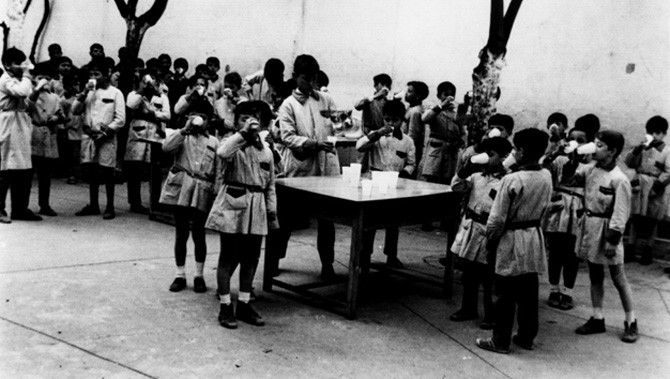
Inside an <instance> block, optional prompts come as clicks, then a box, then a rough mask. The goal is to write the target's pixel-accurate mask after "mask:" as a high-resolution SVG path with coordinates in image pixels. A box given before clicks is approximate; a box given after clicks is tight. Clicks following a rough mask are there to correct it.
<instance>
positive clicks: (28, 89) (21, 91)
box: [5, 76, 33, 98]
mask: <svg viewBox="0 0 670 379" xmlns="http://www.w3.org/2000/svg"><path fill="white" fill-rule="evenodd" d="M5 92H7V93H8V94H9V96H12V97H18V98H26V97H28V96H30V94H31V93H32V92H33V83H32V82H31V81H30V79H29V78H27V77H26V76H24V77H23V78H21V80H20V81H17V80H9V81H7V82H6V84H5Z"/></svg>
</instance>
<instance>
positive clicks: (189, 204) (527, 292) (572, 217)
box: [0, 45, 670, 352]
mask: <svg viewBox="0 0 670 379" xmlns="http://www.w3.org/2000/svg"><path fill="white" fill-rule="evenodd" d="M100 50H101V46H95V45H93V46H91V57H92V60H91V62H89V63H88V64H86V65H85V66H84V67H82V69H81V70H79V72H80V73H81V72H85V78H86V79H87V81H85V80H83V79H82V78H79V79H78V80H69V79H67V78H68V76H67V68H65V69H62V67H61V66H63V65H65V66H68V63H69V65H70V66H71V61H69V60H68V59H63V57H62V56H61V57H56V58H54V61H55V62H56V63H59V64H58V65H55V63H54V65H51V66H49V65H42V66H41V68H40V67H39V66H38V68H36V69H35V71H33V74H34V75H33V77H32V78H31V75H30V72H29V70H28V68H27V66H26V65H25V64H24V61H25V59H26V57H25V55H24V54H23V53H22V52H21V51H19V50H17V49H15V48H10V49H8V50H7V51H6V52H5V53H4V54H3V57H2V63H3V66H4V69H5V72H4V73H3V75H2V77H0V201H2V203H0V221H3V222H7V221H9V220H8V217H7V216H8V215H7V214H6V213H5V211H4V199H5V197H6V196H5V195H6V192H7V188H8V187H11V196H12V212H11V218H12V219H15V220H37V219H39V218H40V217H39V216H37V215H35V214H33V213H32V212H31V211H30V210H29V209H28V194H29V193H30V183H31V178H32V174H31V173H32V171H31V169H32V168H34V169H35V172H36V173H37V177H38V183H39V206H40V212H39V213H40V214H42V215H47V216H54V215H55V214H56V213H55V212H54V211H53V209H51V207H50V205H49V182H50V175H51V172H52V171H53V159H54V158H55V157H57V156H58V155H57V154H58V149H57V146H56V145H57V141H56V138H55V135H56V133H55V130H56V128H58V127H59V125H65V128H66V129H68V130H73V131H75V132H78V133H80V141H81V142H80V143H79V144H76V145H75V146H76V149H79V152H80V156H81V162H82V165H83V167H84V168H85V170H84V171H85V174H86V175H85V177H86V179H87V181H88V183H89V189H90V191H89V200H90V201H89V204H88V205H87V206H86V207H84V208H83V209H82V210H80V211H79V212H77V215H79V216H85V215H96V214H100V208H99V206H98V185H99V184H100V183H104V184H105V186H106V194H107V207H106V208H105V211H104V214H103V218H105V219H111V218H114V216H115V212H114V184H115V182H114V169H115V167H117V155H118V151H119V147H118V146H117V144H118V138H117V135H119V132H120V131H121V130H122V129H123V128H124V126H125V125H126V110H128V112H129V117H128V119H129V120H130V121H129V124H128V134H127V138H126V139H125V140H124V141H125V142H126V147H125V153H124V155H123V158H124V159H123V160H124V162H125V164H124V166H125V167H124V168H125V169H126V172H127V175H128V200H129V204H130V208H131V211H134V212H140V213H144V212H146V209H145V208H144V207H143V206H142V203H141V197H140V179H139V178H140V177H141V172H142V170H143V168H145V167H146V165H147V164H148V159H149V153H150V146H149V145H148V144H147V143H144V142H143V140H144V139H151V138H156V137H163V136H164V137H165V139H164V142H163V150H164V151H165V152H168V153H170V154H173V155H174V164H173V166H172V168H171V169H170V172H169V174H168V177H167V179H166V181H165V183H164V185H163V189H162V192H161V196H160V202H162V203H164V204H168V205H171V206H173V209H174V219H175V247H174V252H175V263H176V266H177V273H176V277H175V279H174V281H173V282H172V284H171V285H170V290H171V291H174V292H177V291H181V290H183V289H185V288H186V287H187V283H186V274H185V262H186V251H187V242H188V239H189V235H191V236H192V238H193V241H194V245H195V261H196V273H195V275H194V280H193V289H194V291H195V292H205V291H206V290H207V287H206V284H205V281H204V276H203V267H204V262H205V259H206V255H207V247H206V242H205V229H211V230H214V231H217V232H219V233H220V236H221V252H220V255H219V264H218V270H217V286H218V290H217V294H218V296H219V299H220V303H221V306H220V311H219V317H218V319H219V322H220V324H221V325H222V326H224V327H227V328H235V327H237V320H241V321H245V322H247V323H249V324H252V325H257V326H260V325H263V324H264V321H263V319H262V317H261V316H260V315H259V314H258V312H257V311H256V310H255V309H254V308H253V307H252V306H251V305H250V300H251V298H252V289H253V288H252V283H253V278H254V275H255V273H256V268H257V265H258V260H259V256H260V248H261V243H262V238H263V236H266V237H267V241H266V249H267V250H268V254H271V256H273V257H275V258H277V259H280V258H282V257H284V256H285V255H286V249H287V244H288V240H289V238H290V235H291V231H292V229H293V228H294V226H295V225H294V224H293V222H294V219H293V218H292V217H291V215H290V213H291V210H287V209H283V208H282V204H281V203H279V204H278V203H277V198H276V194H275V184H274V183H275V178H276V177H277V176H284V177H295V176H335V175H340V165H339V159H338V156H337V151H336V150H335V148H334V145H333V144H332V143H331V142H329V137H332V136H334V133H335V131H334V128H333V123H332V121H331V118H330V115H331V112H332V111H335V110H337V108H336V106H335V104H334V102H333V100H332V98H331V97H330V96H329V95H328V93H327V92H326V91H322V89H323V88H322V87H323V85H324V83H327V76H325V73H323V71H321V69H320V66H319V64H318V62H317V60H316V59H315V58H314V57H312V56H310V55H300V56H298V57H297V58H296V59H295V62H294V65H293V72H292V77H291V79H289V80H288V81H284V65H283V63H282V62H281V61H279V60H277V59H270V60H268V62H267V63H266V65H265V68H264V70H263V71H262V72H257V73H254V74H252V75H249V76H247V77H246V78H242V77H241V76H240V75H239V74H237V73H235V72H228V73H227V74H226V75H225V76H224V77H220V76H219V75H218V71H219V70H220V64H219V61H218V59H216V58H214V57H210V58H209V59H207V64H206V65H199V66H198V67H196V70H195V71H196V74H195V75H194V76H192V77H190V78H186V77H185V72H186V71H187V70H188V63H187V62H186V61H185V60H183V59H181V58H180V59H177V60H176V61H175V62H174V68H175V71H174V72H172V71H171V70H170V65H171V59H170V57H169V56H167V55H166V54H164V55H161V57H159V58H158V59H156V61H155V62H152V63H151V64H149V62H147V69H145V70H137V71H136V72H137V75H136V76H135V83H134V87H133V88H134V89H133V90H132V91H131V92H130V93H128V94H127V96H126V97H124V95H123V94H122V93H121V91H120V90H119V89H118V88H117V87H116V85H115V84H118V83H117V82H118V80H119V77H118V75H115V73H116V72H119V71H120V70H123V68H118V67H117V68H112V67H110V64H109V62H108V60H106V59H104V53H103V55H102V56H100ZM50 54H51V48H50ZM119 55H120V58H121V56H122V53H121V52H120V54H119ZM120 64H124V63H123V59H122V62H121V63H120ZM54 67H57V68H56V69H54ZM54 70H57V71H58V74H56V73H55V72H56V71H54ZM80 75H81V74H80ZM324 81H325V82H324ZM373 87H374V93H373V95H372V96H370V97H366V98H364V99H362V100H361V101H360V102H358V103H357V104H356V105H355V108H356V109H357V110H360V111H362V123H363V130H364V134H365V135H364V136H363V137H361V138H360V140H359V141H358V142H357V144H356V148H357V149H358V150H359V151H360V152H361V153H362V157H363V158H362V159H363V162H362V163H363V164H364V167H365V169H366V170H381V171H389V170H391V171H398V172H399V176H401V177H406V178H416V179H419V180H425V181H430V182H436V183H445V184H451V185H452V187H453V190H454V191H456V192H460V193H462V194H463V196H464V198H465V200H464V211H463V219H462V222H461V224H460V228H459V231H458V234H457V236H456V238H455V241H454V243H453V245H452V246H451V250H452V251H453V252H454V253H455V254H457V255H458V256H460V257H461V258H463V262H464V264H463V266H462V267H463V277H462V279H463V303H462V307H461V309H459V310H458V311H457V312H456V313H454V314H453V315H451V317H450V319H451V320H453V321H464V320H471V319H476V318H478V306H477V305H478V301H477V298H478V293H479V286H480V284H481V285H482V286H483V288H484V291H483V297H484V317H483V319H482V322H481V324H480V326H481V327H482V328H483V329H492V330H493V336H492V338H490V339H478V340H477V345H478V346H479V347H481V348H484V349H488V350H493V351H496V352H508V351H509V348H510V345H511V343H515V344H516V345H518V346H520V347H522V348H526V349H532V347H533V341H534V339H535V337H536V335H537V331H538V320H537V312H538V309H537V307H538V305H537V302H538V285H539V284H538V282H539V274H542V273H544V272H545V271H548V272H549V282H550V285H551V293H550V295H549V300H548V303H549V305H550V306H552V307H556V308H559V309H564V310H567V309H570V308H572V307H573V298H572V296H573V295H572V289H573V288H574V284H575V278H576V275H577V269H578V262H579V260H578V259H579V258H582V259H585V260H586V261H587V262H588V267H589V276H590V280H591V297H592V305H593V317H592V318H591V319H590V320H589V321H588V322H587V323H586V324H584V325H583V326H581V327H579V328H578V329H577V333H579V334H592V333H601V332H604V331H605V323H604V318H603V315H602V299H603V279H604V267H605V266H608V267H609V271H610V274H611V276H612V279H613V281H614V284H615V286H616V288H617V290H618V291H619V294H620V297H621V301H622V303H623V307H624V310H625V312H626V320H625V323H624V326H625V331H624V335H623V337H622V340H624V341H626V342H634V341H635V340H637V338H638V332H637V320H636V319H635V316H634V312H633V305H632V301H631V298H632V296H631V290H630V286H629V285H628V283H627V281H626V277H625V274H624V270H623V260H624V252H623V251H624V249H623V235H624V233H625V231H626V226H627V225H628V218H629V214H630V213H631V209H632V213H633V215H634V217H636V218H639V219H640V220H641V221H640V223H638V222H636V223H635V226H636V227H634V228H633V230H632V232H631V236H632V238H631V241H632V242H633V245H635V244H636V241H637V236H638V235H639V229H640V227H639V226H638V225H642V224H643V223H646V224H648V225H649V229H651V231H652V232H651V238H652V239H651V240H652V241H653V238H654V237H655V233H656V227H657V224H658V221H659V220H661V219H662V218H664V217H665V216H666V214H667V212H668V209H667V199H666V198H665V195H664V194H665V187H666V185H667V184H668V183H670V175H668V172H670V148H668V147H666V146H665V144H664V143H663V139H664V137H665V135H666V133H667V128H668V124H667V121H666V120H665V119H663V118H662V117H659V116H656V117H653V118H652V119H650V120H649V122H648V123H647V133H648V134H649V135H650V137H649V140H647V141H645V142H643V143H642V144H640V145H639V146H636V147H635V148H634V149H633V150H632V151H631V152H630V153H629V154H628V155H627V156H626V159H625V163H626V165H628V166H629V167H630V168H631V169H633V170H635V171H636V174H635V176H634V177H633V178H632V180H631V179H630V178H629V177H628V176H626V174H625V173H624V172H623V171H622V170H621V169H620V168H619V167H618V165H617V163H618V157H619V155H620V154H621V153H622V150H623V147H624V139H623V136H622V135H621V134H620V133H618V132H614V131H611V130H602V131H601V130H599V129H600V123H599V120H598V118H597V117H596V116H594V115H586V116H583V117H581V118H579V119H577V120H576V122H575V125H574V127H573V128H572V129H569V130H568V121H567V118H566V117H565V116H564V115H562V114H560V113H556V114H552V115H551V116H550V117H549V119H548V121H547V128H548V133H547V132H544V131H541V130H538V129H532V128H531V129H525V130H521V131H519V132H517V133H515V134H512V132H513V129H514V120H513V119H512V117H510V116H508V115H503V114H496V115H494V116H492V117H491V118H490V119H489V120H488V125H489V130H488V131H487V132H486V133H485V137H484V139H482V140H481V141H480V142H479V143H477V144H475V145H472V146H469V147H467V148H466V147H465V145H466V140H467V139H466V132H465V130H466V124H467V122H468V114H467V113H468V104H467V102H466V103H465V104H460V105H459V104H457V103H456V102H455V96H456V88H455V86H454V85H453V84H452V83H450V82H443V83H440V84H439V85H438V93H437V98H438V100H439V104H438V105H436V106H434V107H432V108H428V109H426V108H425V107H424V105H423V101H424V100H425V99H426V98H427V96H428V94H429V91H428V86H427V85H426V84H425V83H423V82H420V81H411V82H408V83H407V86H406V88H405V90H404V91H402V92H401V93H396V94H392V93H391V88H392V80H391V78H390V77H389V76H388V75H386V74H380V75H377V76H375V77H374V78H373ZM79 88H82V90H79ZM402 99H404V100H405V102H406V103H407V104H408V105H409V107H407V108H406V107H405V105H404V103H403V102H402V101H401V100H402ZM3 190H4V193H3ZM374 234H375V233H374V231H371V232H367V233H366V235H365V238H364V240H365V241H364V244H363V245H364V250H365V254H363V260H364V261H363V266H364V268H365V266H366V264H367V262H369V259H370V255H371V254H372V246H373V242H374ZM334 242H335V228H334V225H333V223H332V222H330V221H326V220H318V233H317V250H318V253H319V257H320V259H321V263H322V269H321V278H322V279H323V280H326V281H327V280H332V279H333V278H334V277H335V271H334V268H333V262H334ZM385 242H386V243H385V249H384V250H385V254H386V255H387V262H388V264H389V265H392V266H394V267H402V266H403V264H402V263H401V262H400V260H399V259H398V256H397V242H398V230H397V228H389V229H387V230H386V241H385ZM545 249H547V250H548V261H547V259H546V258H545ZM649 252H650V247H649V246H647V247H646V248H645V249H644V251H643V254H642V261H643V262H645V261H649V260H650V253H649ZM545 262H548V265H547V264H546V263H545ZM238 265H239V266H240V275H239V276H240V287H239V294H238V301H237V306H236V307H234V306H233V305H232V304H233V302H232V299H231V290H230V278H231V276H232V274H233V272H234V271H235V270H236V268H237V266H238ZM547 266H548V267H547ZM266 269H268V270H272V271H273V274H275V275H276V274H278V272H279V268H278V267H266ZM561 273H562V274H563V286H562V287H561V286H560V285H559V284H560V277H561ZM493 293H495V294H496V301H495V302H494V301H493ZM515 314H516V316H517V321H518V325H519V329H518V333H517V334H516V335H514V336H512V327H513V324H514V316H515Z"/></svg>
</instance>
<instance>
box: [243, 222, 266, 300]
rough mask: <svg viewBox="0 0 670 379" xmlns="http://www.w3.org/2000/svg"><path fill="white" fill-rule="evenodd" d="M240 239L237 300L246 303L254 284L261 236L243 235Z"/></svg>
mask: <svg viewBox="0 0 670 379" xmlns="http://www.w3.org/2000/svg"><path fill="white" fill-rule="evenodd" d="M239 240H240V245H241V247H242V249H241V251H240V296H239V300H240V301H242V302H244V303H248V302H249V300H250V297H251V289H252V287H253V284H254V274H255V273H256V267H258V259H259V257H260V255H261V242H262V241H263V237H262V236H257V235H244V236H242V238H240V239H239Z"/></svg>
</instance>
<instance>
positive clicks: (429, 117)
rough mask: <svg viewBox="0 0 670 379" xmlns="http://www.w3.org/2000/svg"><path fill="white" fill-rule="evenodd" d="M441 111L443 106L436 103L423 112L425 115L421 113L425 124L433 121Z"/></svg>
mask: <svg viewBox="0 0 670 379" xmlns="http://www.w3.org/2000/svg"><path fill="white" fill-rule="evenodd" d="M440 112H442V107H441V106H439V105H436V106H434V107H432V108H430V109H428V110H427V111H425V112H423V115H421V121H423V123H425V124H428V123H430V122H431V121H433V120H434V119H435V117H437V115H438V114H440Z"/></svg>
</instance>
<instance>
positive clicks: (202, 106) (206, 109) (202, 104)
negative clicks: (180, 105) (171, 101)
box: [186, 96, 214, 118]
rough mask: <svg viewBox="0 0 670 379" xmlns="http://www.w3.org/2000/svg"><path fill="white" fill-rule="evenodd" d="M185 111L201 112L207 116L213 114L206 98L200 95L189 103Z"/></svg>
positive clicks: (212, 109) (210, 104)
mask: <svg viewBox="0 0 670 379" xmlns="http://www.w3.org/2000/svg"><path fill="white" fill-rule="evenodd" d="M186 113H201V114H204V115H206V116H207V117H208V118H209V117H211V116H212V115H214V107H213V106H212V103H210V102H209V100H207V98H205V97H204V96H200V97H197V98H195V99H194V100H192V101H191V102H190V103H189V106H188V109H187V112H186Z"/></svg>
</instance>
